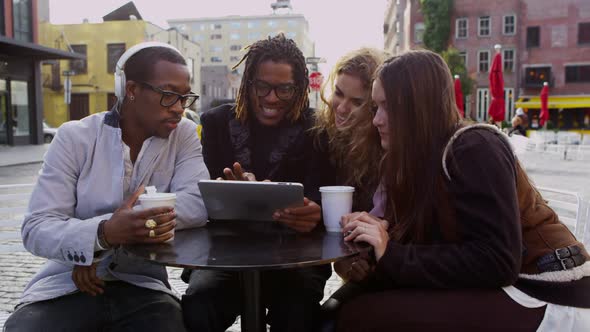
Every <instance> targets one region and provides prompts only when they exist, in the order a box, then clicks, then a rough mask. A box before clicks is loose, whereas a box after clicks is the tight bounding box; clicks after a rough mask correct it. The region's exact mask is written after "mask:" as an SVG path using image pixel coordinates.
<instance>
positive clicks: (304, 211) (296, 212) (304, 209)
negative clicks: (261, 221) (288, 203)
mask: <svg viewBox="0 0 590 332" xmlns="http://www.w3.org/2000/svg"><path fill="white" fill-rule="evenodd" d="M272 218H273V219H274V220H276V221H278V222H280V223H281V224H283V225H285V226H287V227H290V228H292V229H294V230H296V231H298V232H304V233H307V232H311V231H312V230H313V229H314V228H315V227H316V226H317V225H318V223H319V222H320V220H321V219H322V208H321V207H320V206H319V205H318V204H317V203H316V202H314V201H311V200H309V199H308V198H307V197H304V198H303V206H301V207H296V208H287V209H283V210H278V211H276V212H275V213H274V214H273V215H272Z"/></svg>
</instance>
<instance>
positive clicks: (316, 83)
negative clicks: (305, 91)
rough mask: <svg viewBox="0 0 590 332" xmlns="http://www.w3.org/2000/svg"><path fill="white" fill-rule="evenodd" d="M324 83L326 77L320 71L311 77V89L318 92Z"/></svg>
mask: <svg viewBox="0 0 590 332" xmlns="http://www.w3.org/2000/svg"><path fill="white" fill-rule="evenodd" d="M323 81H324V76H323V75H322V73H320V72H319V71H314V72H313V73H311V74H310V75H309V87H310V88H311V89H312V90H314V91H317V90H319V89H320V87H321V86H322V82H323Z"/></svg>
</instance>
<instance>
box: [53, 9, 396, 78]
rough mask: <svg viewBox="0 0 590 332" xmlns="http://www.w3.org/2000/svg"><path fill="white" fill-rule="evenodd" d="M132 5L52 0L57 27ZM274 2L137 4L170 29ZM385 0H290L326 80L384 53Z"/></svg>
mask: <svg viewBox="0 0 590 332" xmlns="http://www.w3.org/2000/svg"><path fill="white" fill-rule="evenodd" d="M127 2H128V0H49V10H50V21H51V23H53V24H73V23H82V20H83V19H85V18H86V19H88V20H89V21H90V22H92V23H96V22H102V16H104V15H106V14H107V13H109V12H111V11H112V10H114V9H116V8H118V7H120V6H122V5H124V4H125V3H127ZM272 2H274V1H273V0H164V1H157V0H134V3H135V6H136V7H137V9H138V10H139V13H140V14H141V16H142V17H143V19H144V20H146V21H150V22H152V23H155V24H157V25H159V26H161V27H162V28H168V23H167V22H166V21H167V20H168V19H175V18H201V17H220V16H228V15H244V16H246V15H265V14H271V13H272V9H271V7H270V4H271V3H272ZM386 2H387V1H386V0H364V1H358V0H291V6H292V7H293V13H295V14H303V15H304V16H305V18H306V19H307V21H308V22H309V33H310V37H311V39H312V40H313V41H315V46H316V48H315V50H316V56H318V57H323V58H325V59H326V64H323V65H320V70H321V71H322V72H323V73H324V75H326V74H327V73H328V70H329V69H330V68H331V67H332V66H333V65H334V63H335V62H336V60H337V59H338V58H339V57H340V56H342V55H344V54H345V53H346V52H348V51H350V50H353V49H356V48H359V47H362V46H369V47H376V48H380V49H381V48H383V19H384V11H385V6H386Z"/></svg>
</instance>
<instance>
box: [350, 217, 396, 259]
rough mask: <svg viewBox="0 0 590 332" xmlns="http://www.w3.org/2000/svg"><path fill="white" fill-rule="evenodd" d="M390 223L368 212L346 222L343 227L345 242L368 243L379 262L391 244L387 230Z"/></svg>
mask: <svg viewBox="0 0 590 332" xmlns="http://www.w3.org/2000/svg"><path fill="white" fill-rule="evenodd" d="M388 225H389V223H388V222H387V221H386V220H382V219H379V218H377V217H374V216H372V215H370V214H368V213H366V212H362V213H360V214H358V215H356V216H355V217H354V218H352V219H349V220H347V221H346V225H345V226H344V227H343V229H342V231H343V232H344V235H345V236H344V240H345V241H354V242H360V241H363V242H367V243H368V244H370V245H371V246H372V247H373V249H374V251H375V259H376V260H377V261H379V260H380V259H381V257H383V254H384V253H385V249H386V248H387V243H388V242H389V233H387V228H386V226H388Z"/></svg>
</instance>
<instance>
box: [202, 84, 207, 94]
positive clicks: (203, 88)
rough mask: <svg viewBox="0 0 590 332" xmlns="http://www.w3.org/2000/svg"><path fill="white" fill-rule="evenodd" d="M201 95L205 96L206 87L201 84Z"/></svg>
mask: <svg viewBox="0 0 590 332" xmlns="http://www.w3.org/2000/svg"><path fill="white" fill-rule="evenodd" d="M201 93H202V94H203V96H205V95H207V85H205V84H203V85H202V86H201Z"/></svg>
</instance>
